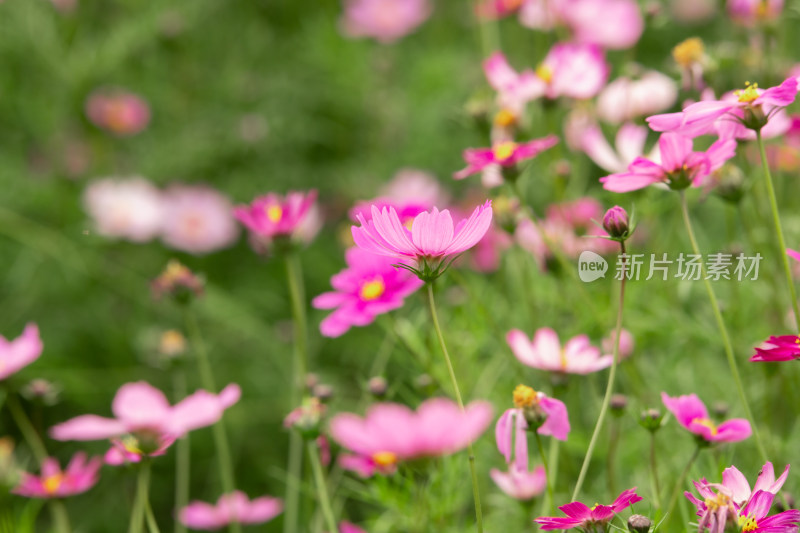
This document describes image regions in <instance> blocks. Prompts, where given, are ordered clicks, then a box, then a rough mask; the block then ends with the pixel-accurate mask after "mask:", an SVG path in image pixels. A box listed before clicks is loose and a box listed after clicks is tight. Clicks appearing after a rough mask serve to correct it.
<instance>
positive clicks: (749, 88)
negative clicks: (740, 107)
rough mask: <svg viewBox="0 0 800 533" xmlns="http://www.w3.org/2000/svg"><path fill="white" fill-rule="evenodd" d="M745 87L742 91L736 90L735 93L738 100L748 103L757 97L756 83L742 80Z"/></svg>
mask: <svg viewBox="0 0 800 533" xmlns="http://www.w3.org/2000/svg"><path fill="white" fill-rule="evenodd" d="M744 85H745V89H744V90H743V91H736V92H734V93H733V94H735V95H736V96H737V97H738V98H739V101H740V102H742V103H745V104H749V103H750V102H752V101H753V100H755V99H756V98H758V84H757V83H753V84H751V83H750V82H749V81H746V82H744Z"/></svg>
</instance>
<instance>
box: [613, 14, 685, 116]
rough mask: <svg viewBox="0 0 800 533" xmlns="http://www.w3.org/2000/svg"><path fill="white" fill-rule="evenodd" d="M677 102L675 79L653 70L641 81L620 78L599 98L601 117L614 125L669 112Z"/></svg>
mask: <svg viewBox="0 0 800 533" xmlns="http://www.w3.org/2000/svg"><path fill="white" fill-rule="evenodd" d="M599 26H602V24H599ZM677 99H678V87H677V86H676V84H675V82H674V81H673V80H672V78H670V77H669V76H665V75H664V74H662V73H660V72H657V71H655V70H650V71H647V72H645V73H644V74H643V75H642V76H641V77H640V78H639V79H638V80H632V79H630V78H617V79H616V80H614V81H612V82H611V83H609V84H608V85H607V86H606V87H605V89H603V91H602V92H601V93H600V95H599V96H598V97H597V114H598V115H599V116H600V118H602V119H603V120H605V121H607V122H610V123H611V124H621V123H623V122H628V121H631V120H633V119H635V118H638V117H646V116H649V115H652V114H654V113H658V112H659V111H664V110H665V109H669V108H670V107H672V105H673V104H674V103H675V101H676V100H677Z"/></svg>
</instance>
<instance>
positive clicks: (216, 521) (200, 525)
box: [178, 491, 283, 530]
mask: <svg viewBox="0 0 800 533" xmlns="http://www.w3.org/2000/svg"><path fill="white" fill-rule="evenodd" d="M282 511H283V501H282V500H281V499H280V498H271V497H269V496H262V497H261V498H256V499H254V500H252V501H251V500H249V499H248V498H247V495H246V494H245V493H243V492H240V491H234V492H232V493H230V494H223V495H222V496H220V497H219V499H218V500H217V504H216V505H212V504H210V503H205V502H200V501H194V502H191V503H190V504H189V505H187V506H186V507H184V508H183V509H180V510H179V511H178V519H179V520H180V521H181V523H182V524H183V525H184V526H186V527H188V528H191V529H202V530H215V529H222V528H223V527H225V526H227V525H228V524H230V523H231V522H238V523H240V524H263V523H264V522H269V521H270V520H272V519H273V518H275V517H276V516H278V515H279V514H281V512H282Z"/></svg>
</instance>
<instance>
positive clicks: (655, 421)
mask: <svg viewBox="0 0 800 533" xmlns="http://www.w3.org/2000/svg"><path fill="white" fill-rule="evenodd" d="M662 418H663V415H662V414H661V411H659V410H658V409H646V410H645V411H643V412H642V415H641V417H640V418H639V424H640V425H641V426H642V427H643V428H645V429H646V430H647V431H651V432H655V431H658V430H659V429H660V428H661V419H662Z"/></svg>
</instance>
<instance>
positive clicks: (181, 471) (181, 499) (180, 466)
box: [172, 368, 191, 533]
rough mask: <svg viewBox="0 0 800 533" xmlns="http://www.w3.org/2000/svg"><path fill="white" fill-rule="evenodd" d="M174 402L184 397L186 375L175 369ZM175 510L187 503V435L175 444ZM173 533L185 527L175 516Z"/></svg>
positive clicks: (188, 445)
mask: <svg viewBox="0 0 800 533" xmlns="http://www.w3.org/2000/svg"><path fill="white" fill-rule="evenodd" d="M172 383H173V389H174V392H175V401H180V400H182V399H184V398H185V397H186V373H185V372H184V369H183V368H176V369H175V370H174V371H173V374H172ZM175 448H176V450H175V508H176V509H183V508H184V507H186V505H187V504H188V503H189V484H190V475H191V446H190V443H189V434H188V433H187V434H186V435H184V436H183V437H181V438H180V439H178V442H177V443H176V444H175ZM174 527H175V533H186V526H184V525H183V523H181V521H180V520H178V515H177V513H176V515H175V526H174Z"/></svg>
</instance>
